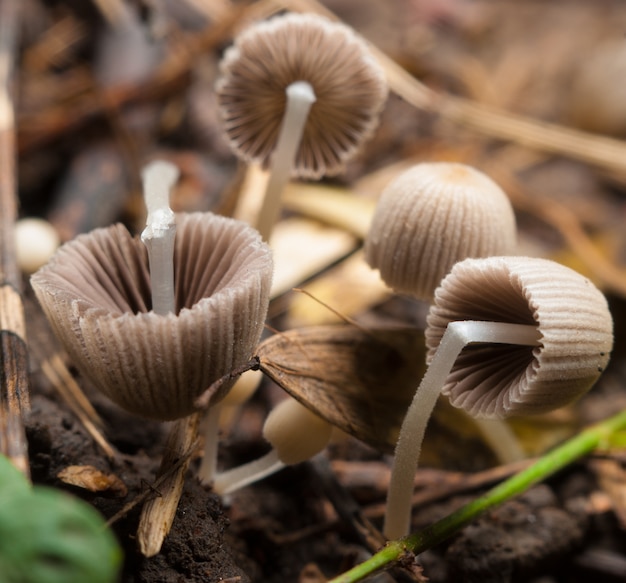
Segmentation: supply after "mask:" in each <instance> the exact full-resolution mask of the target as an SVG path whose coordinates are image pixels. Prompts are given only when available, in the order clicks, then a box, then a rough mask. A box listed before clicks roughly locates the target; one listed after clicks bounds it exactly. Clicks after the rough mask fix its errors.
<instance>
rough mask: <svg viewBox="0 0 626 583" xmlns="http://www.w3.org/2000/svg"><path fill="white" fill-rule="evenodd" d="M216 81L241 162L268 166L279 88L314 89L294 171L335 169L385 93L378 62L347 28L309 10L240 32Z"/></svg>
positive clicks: (371, 123)
mask: <svg viewBox="0 0 626 583" xmlns="http://www.w3.org/2000/svg"><path fill="white" fill-rule="evenodd" d="M220 68H221V72H222V77H221V78H220V80H219V81H218V83H217V87H216V90H217V95H218V102H219V104H220V108H221V113H222V117H223V120H224V124H225V129H226V133H227V134H228V137H229V139H230V140H231V145H232V147H233V149H234V150H235V152H236V153H237V154H238V155H239V156H240V157H241V158H243V159H244V160H246V161H257V162H261V163H263V164H265V165H267V163H268V160H269V158H270V155H271V153H272V151H273V149H274V147H275V145H276V142H277V138H278V133H279V129H280V125H281V121H282V117H283V113H284V111H285V101H286V98H285V89H286V88H287V87H288V86H289V85H290V84H291V83H294V82H296V81H306V82H308V83H309V84H310V85H311V86H312V87H313V90H314V92H315V97H316V101H315V103H314V104H313V105H312V107H311V110H310V113H309V117H308V119H307V123H306V126H305V128H304V134H303V136H302V141H301V144H300V148H299V150H298V153H297V155H296V160H295V164H294V169H293V174H294V175H295V176H300V177H303V178H319V177H321V176H322V175H324V174H336V173H338V172H340V171H341V170H342V168H343V166H344V164H345V162H346V161H347V160H348V159H349V158H350V157H351V156H353V155H354V154H355V153H356V152H357V150H358V148H359V147H360V145H361V144H362V142H363V141H364V140H365V139H366V138H367V137H369V135H370V134H371V133H372V131H373V130H374V128H375V127H376V125H377V123H378V117H379V113H380V112H381V110H382V108H383V105H384V102H385V99H386V97H387V85H386V82H385V78H384V74H383V72H382V69H381V68H380V67H379V66H378V64H377V63H376V61H375V60H374V58H373V57H372V56H371V55H370V53H369V51H368V49H367V46H366V44H365V43H364V42H363V41H362V40H361V39H360V38H358V37H357V36H356V34H355V33H354V32H353V31H352V29H350V28H349V27H347V26H345V25H343V24H340V23H336V22H331V21H329V20H327V19H325V18H323V17H321V16H316V15H313V14H287V15H283V16H277V17H274V18H272V19H270V20H267V21H264V22H261V23H258V24H255V25H253V26H251V27H250V28H248V29H247V30H245V31H244V32H243V33H241V34H240V35H239V36H238V37H237V38H236V39H235V44H234V45H233V46H232V47H230V48H229V49H228V50H227V51H226V53H225V55H224V58H223V60H222V62H221V65H220Z"/></svg>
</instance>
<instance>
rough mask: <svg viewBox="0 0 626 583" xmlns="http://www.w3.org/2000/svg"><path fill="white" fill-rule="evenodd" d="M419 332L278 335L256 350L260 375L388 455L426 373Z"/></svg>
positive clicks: (315, 330)
mask: <svg viewBox="0 0 626 583" xmlns="http://www.w3.org/2000/svg"><path fill="white" fill-rule="evenodd" d="M424 350H425V348H424V339H423V332H422V331H421V330H416V329H414V328H396V329H394V328H386V329H375V330H363V329H360V328H358V327H356V326H346V325H337V326H314V327H310V328H302V329H296V330H290V331H288V332H284V333H280V334H276V335H275V336H272V337H270V338H268V339H267V340H265V341H264V342H263V343H262V344H261V345H260V346H259V349H258V355H259V358H260V362H261V370H262V371H263V372H264V373H265V374H266V375H268V376H269V377H270V378H271V379H272V380H273V381H274V382H276V383H277V384H279V385H280V386H281V387H282V388H283V389H285V390H286V391H287V392H288V393H289V394H291V395H292V396H293V397H295V398H296V399H297V400H298V401H300V402H301V403H302V404H303V405H305V406H307V407H308V408H309V409H311V410H312V411H314V412H316V413H317V414H318V415H320V416H321V417H323V418H324V419H326V420H327V421H328V422H330V423H332V424H333V425H335V426H337V427H339V428H340V429H342V430H343V431H345V432H347V433H349V434H350V435H353V436H354V437H357V438H358V439H360V440H362V441H364V442H366V443H368V444H369V445H371V446H373V447H375V448H377V449H380V450H383V451H388V452H391V451H393V448H394V446H395V443H396V440H397V435H398V431H399V428H400V423H401V421H402V418H403V417H404V413H405V412H406V409H407V407H408V405H409V403H410V402H411V399H412V398H413V394H414V393H415V389H416V388H417V383H418V382H419V380H420V379H421V377H422V375H423V373H424V370H425V364H424V362H425V357H424Z"/></svg>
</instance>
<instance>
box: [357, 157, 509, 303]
mask: <svg viewBox="0 0 626 583" xmlns="http://www.w3.org/2000/svg"><path fill="white" fill-rule="evenodd" d="M515 243H516V228H515V215H514V213H513V208H512V207H511V203H510V202H509V199H508V197H507V196H506V194H505V193H504V192H503V191H502V189H501V188H500V187H499V186H498V185H497V184H496V183H495V182H494V181H493V180H491V178H489V177H488V176H486V175H485V174H483V173H482V172H480V171H479V170H476V169H474V168H472V167H471V166H467V165H465V164H458V163H453V162H432V163H422V164H417V165H415V166H413V167H412V168H410V169H409V170H407V171H405V172H403V173H402V174H401V175H400V176H398V178H396V179H395V180H394V181H393V182H392V183H391V184H389V186H388V187H387V188H386V189H385V190H384V191H383V193H382V195H381V197H380V200H379V201H378V204H377V206H376V211H375V213H374V218H373V221H372V225H371V227H370V230H369V232H368V235H367V239H366V241H365V254H366V259H367V262H368V263H369V264H370V266H371V267H373V268H374V269H378V270H379V271H380V276H381V277H382V279H383V280H384V281H385V283H386V284H387V285H388V286H389V287H391V288H393V289H394V290H395V291H397V292H399V293H406V294H410V295H412V296H415V297H417V298H419V299H423V300H430V299H431V298H432V294H433V292H434V290H435V288H436V287H437V286H438V285H439V282H440V281H441V280H442V278H443V277H444V276H445V275H446V274H447V273H448V271H450V269H451V268H452V266H453V265H454V264H455V263H456V262H457V261H461V260H463V259H465V258H467V257H487V256H490V255H507V254H511V253H512V252H513V250H514V248H515Z"/></svg>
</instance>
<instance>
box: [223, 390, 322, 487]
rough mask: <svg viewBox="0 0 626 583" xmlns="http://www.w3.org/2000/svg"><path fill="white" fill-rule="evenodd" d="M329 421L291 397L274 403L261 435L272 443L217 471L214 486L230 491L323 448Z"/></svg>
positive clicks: (304, 459)
mask: <svg viewBox="0 0 626 583" xmlns="http://www.w3.org/2000/svg"><path fill="white" fill-rule="evenodd" d="M331 430H332V425H331V424H330V423H328V422H327V421H325V420H324V419H322V418H321V417H319V416H318V415H316V414H315V413H313V412H312V411H310V410H309V409H307V408H306V407H305V406H304V405H301V404H300V403H299V402H298V401H296V400H295V399H292V398H287V399H284V400H282V401H281V402H280V403H279V404H278V405H277V406H276V407H274V408H273V409H272V410H271V411H270V413H269V415H268V416H267V419H266V420H265V423H264V425H263V436H264V437H265V439H266V440H267V441H269V443H270V444H271V445H272V449H270V451H269V452H268V453H266V454H265V455H264V456H262V457H260V458H258V459H256V460H253V461H251V462H248V463H247V464H243V465H241V466H239V467H236V468H233V469H231V470H228V471H225V472H222V473H220V474H218V475H217V476H216V478H215V480H214V482H213V489H214V490H215V492H217V493H218V494H221V495H224V494H230V493H232V492H234V491H235V490H238V489H240V488H243V487H244V486H247V485H249V484H252V483H253V482H257V481H259V480H261V479H263V478H266V477H267V476H269V475H271V474H273V473H275V472H277V471H278V470H281V469H282V468H284V467H285V466H287V465H294V464H298V463H301V462H303V461H306V460H308V459H310V458H312V457H313V456H314V455H315V454H317V453H319V452H320V451H322V450H323V449H324V448H325V447H326V445H327V444H328V441H329V440H330V434H331Z"/></svg>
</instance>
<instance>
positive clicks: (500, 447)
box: [474, 417, 525, 464]
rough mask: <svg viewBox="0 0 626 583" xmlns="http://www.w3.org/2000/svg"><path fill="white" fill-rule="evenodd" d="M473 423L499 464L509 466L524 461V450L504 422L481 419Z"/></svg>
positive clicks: (475, 419)
mask: <svg viewBox="0 0 626 583" xmlns="http://www.w3.org/2000/svg"><path fill="white" fill-rule="evenodd" d="M474 423H475V424H476V426H477V428H478V430H479V431H480V433H481V435H482V437H483V439H484V440H485V441H486V443H487V445H488V446H489V447H490V448H491V450H492V451H493V453H494V454H495V455H496V457H497V458H498V461H499V462H500V463H501V464H511V463H513V462H518V461H520V460H523V459H524V457H525V454H524V450H523V449H522V448H521V446H520V444H519V441H518V439H517V437H516V436H515V433H513V430H512V429H511V428H510V427H509V426H508V425H507V423H506V421H504V420H503V419H485V418H482V417H481V418H478V419H477V418H474Z"/></svg>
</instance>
